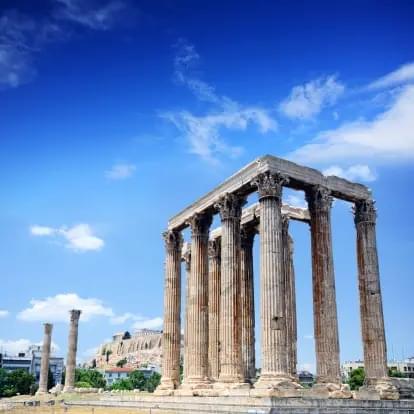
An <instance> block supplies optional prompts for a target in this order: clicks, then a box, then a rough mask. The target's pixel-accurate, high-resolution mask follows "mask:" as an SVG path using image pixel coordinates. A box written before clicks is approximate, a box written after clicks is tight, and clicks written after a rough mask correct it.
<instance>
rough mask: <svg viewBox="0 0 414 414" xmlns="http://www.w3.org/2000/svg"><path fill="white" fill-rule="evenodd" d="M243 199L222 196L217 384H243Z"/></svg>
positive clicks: (220, 206) (220, 209) (220, 205)
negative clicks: (241, 300) (241, 324)
mask: <svg viewBox="0 0 414 414" xmlns="http://www.w3.org/2000/svg"><path fill="white" fill-rule="evenodd" d="M244 203H245V199H244V198H243V197H239V196H237V195H236V194H225V195H224V196H223V197H222V198H221V199H220V201H219V202H218V203H217V205H216V207H217V208H218V209H219V212H220V218H221V302H220V376H219V380H220V382H225V383H241V382H243V381H244V377H243V373H242V365H241V341H240V339H241V338H240V333H241V332H240V219H241V211H242V205H243V204H244Z"/></svg>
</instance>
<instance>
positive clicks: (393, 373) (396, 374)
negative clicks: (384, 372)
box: [388, 368, 405, 378]
mask: <svg viewBox="0 0 414 414" xmlns="http://www.w3.org/2000/svg"><path fill="white" fill-rule="evenodd" d="M388 376H389V377H395V378H404V377H405V375H404V373H403V372H401V371H399V370H398V369H392V368H388Z"/></svg>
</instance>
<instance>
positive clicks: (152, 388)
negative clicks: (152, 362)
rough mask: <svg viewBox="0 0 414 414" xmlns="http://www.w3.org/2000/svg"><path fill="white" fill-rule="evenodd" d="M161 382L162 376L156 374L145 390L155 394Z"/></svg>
mask: <svg viewBox="0 0 414 414" xmlns="http://www.w3.org/2000/svg"><path fill="white" fill-rule="evenodd" d="M160 381H161V375H160V374H158V372H154V373H153V374H152V375H151V376H150V377H149V378H148V379H147V382H146V385H145V388H146V390H147V391H148V392H154V391H155V388H157V387H158V385H159V383H160Z"/></svg>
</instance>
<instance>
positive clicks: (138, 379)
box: [129, 370, 147, 391]
mask: <svg viewBox="0 0 414 414" xmlns="http://www.w3.org/2000/svg"><path fill="white" fill-rule="evenodd" d="M129 380H130V381H131V384H132V388H133V389H134V390H141V391H142V390H145V385H146V383H147V380H146V378H145V376H144V374H143V372H142V371H139V370H136V371H132V372H131V374H129Z"/></svg>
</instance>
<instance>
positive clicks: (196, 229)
mask: <svg viewBox="0 0 414 414" xmlns="http://www.w3.org/2000/svg"><path fill="white" fill-rule="evenodd" d="M212 220H213V217H212V215H211V213H207V212H204V213H195V214H194V215H193V216H192V217H190V219H189V220H188V221H187V224H188V225H189V226H190V227H191V234H192V236H202V237H207V238H208V233H209V231H210V226H211V222H212Z"/></svg>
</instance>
